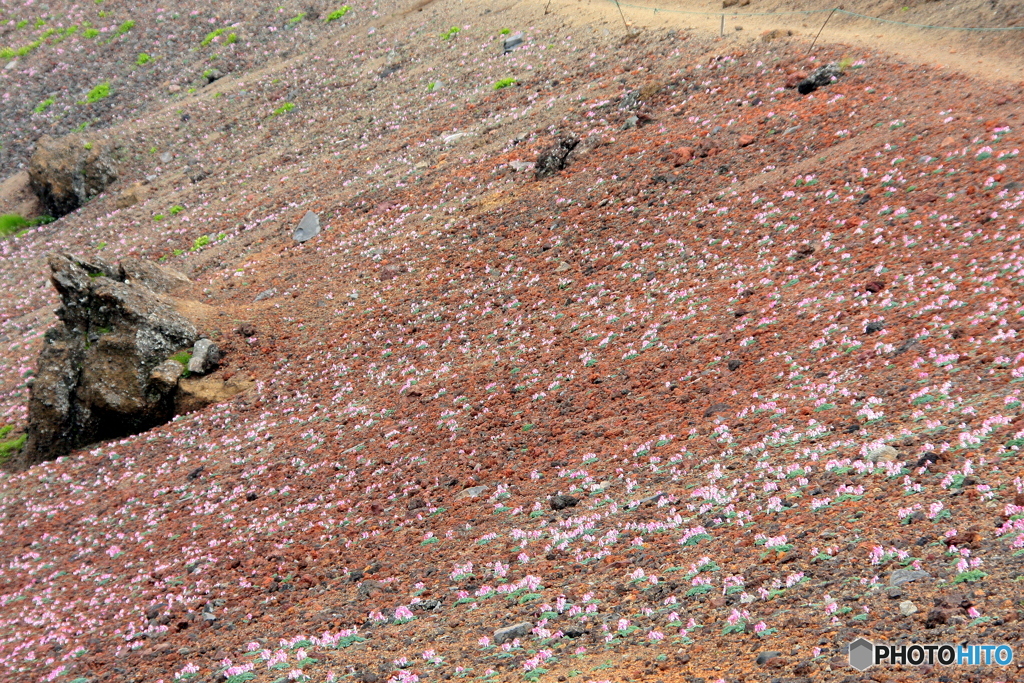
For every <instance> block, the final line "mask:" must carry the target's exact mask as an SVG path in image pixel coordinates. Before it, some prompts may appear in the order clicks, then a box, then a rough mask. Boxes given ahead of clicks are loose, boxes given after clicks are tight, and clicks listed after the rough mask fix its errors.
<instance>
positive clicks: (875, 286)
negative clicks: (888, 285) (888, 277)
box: [864, 280, 885, 294]
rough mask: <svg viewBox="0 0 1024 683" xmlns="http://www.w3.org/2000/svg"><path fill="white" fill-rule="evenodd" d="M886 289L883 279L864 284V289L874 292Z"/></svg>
mask: <svg viewBox="0 0 1024 683" xmlns="http://www.w3.org/2000/svg"><path fill="white" fill-rule="evenodd" d="M883 289H885V283H884V282H882V281H881V280H872V281H871V282H868V283H866V284H865V285H864V291H866V292H871V293H872V294H878V293H879V292H881V291H882V290H883Z"/></svg>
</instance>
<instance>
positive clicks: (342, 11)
mask: <svg viewBox="0 0 1024 683" xmlns="http://www.w3.org/2000/svg"><path fill="white" fill-rule="evenodd" d="M351 9H352V8H351V7H349V6H348V5H342V6H341V7H339V8H338V9H336V10H334V11H333V12H331V13H330V14H328V15H327V18H326V19H324V23H326V24H329V23H331V22H332V21H337V20H338V19H341V18H342V17H343V16H345V15H346V14H348V13H349V11H351Z"/></svg>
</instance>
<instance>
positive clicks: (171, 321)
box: [21, 254, 198, 466]
mask: <svg viewBox="0 0 1024 683" xmlns="http://www.w3.org/2000/svg"><path fill="white" fill-rule="evenodd" d="M49 265H50V270H51V276H50V280H51V282H52V283H53V286H54V287H55V288H56V289H57V292H58V294H60V297H61V302H62V305H61V307H60V308H59V309H58V310H57V317H58V318H59V319H60V323H59V324H58V325H57V326H56V327H53V328H51V329H50V330H48V331H47V333H46V336H45V341H44V344H43V350H42V352H41V353H40V356H39V370H38V374H37V376H36V381H35V383H34V384H33V385H32V396H31V399H30V401H29V427H28V442H27V444H26V448H25V451H24V452H23V454H22V456H21V459H22V465H24V466H29V465H33V464H35V463H38V462H41V461H43V460H51V459H53V458H56V457H58V456H61V455H64V454H65V453H67V452H69V451H71V450H72V449H74V448H78V447H80V446H84V445H86V444H89V443H93V442H95V441H99V440H102V439H110V438H117V437H121V436H125V435H128V434H135V433H138V432H141V431H144V430H146V429H150V428H151V427H154V426H156V425H158V424H161V423H163V422H166V421H167V420H168V419H170V418H171V417H172V416H173V414H174V413H173V411H174V396H173V391H174V389H175V385H173V384H171V381H170V380H171V378H169V377H168V376H167V370H168V368H167V367H164V366H162V365H161V364H163V363H164V362H165V361H166V360H168V357H169V356H171V355H173V354H174V353H175V352H177V351H179V350H181V349H187V348H189V347H191V346H192V344H193V343H194V342H195V340H196V337H197V336H198V335H197V332H196V328H195V326H194V325H193V323H192V322H190V321H189V320H187V319H186V318H185V317H183V316H182V315H181V314H179V313H177V312H176V311H175V310H174V308H173V306H172V302H173V299H170V297H167V296H164V295H161V294H158V293H156V292H154V291H153V290H152V289H150V288H148V287H146V286H145V285H144V284H141V283H139V282H138V280H137V279H134V278H129V277H128V276H127V275H126V271H128V272H132V273H135V274H136V277H138V273H141V272H143V271H144V270H147V269H148V266H142V265H139V264H136V263H128V264H127V265H126V266H115V265H112V264H109V263H106V262H104V261H101V260H99V259H93V260H91V261H86V260H84V259H79V258H76V257H74V256H70V255H67V254H51V255H50V257H49ZM160 270H161V272H163V273H164V275H165V276H166V279H167V280H168V281H180V280H181V279H183V276H179V275H178V274H176V273H173V272H171V271H165V269H160ZM157 286H158V287H159V286H160V285H159V284H158V285H157ZM158 366H160V369H159V370H157V368H158ZM154 371H156V372H155V373H154Z"/></svg>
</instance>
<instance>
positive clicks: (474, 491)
mask: <svg viewBox="0 0 1024 683" xmlns="http://www.w3.org/2000/svg"><path fill="white" fill-rule="evenodd" d="M486 490H487V486H485V485H480V486H474V487H472V488H468V489H463V490H461V491H459V492H458V493H457V494H455V500H461V499H462V498H478V497H480V496H482V495H483V494H484V491H486Z"/></svg>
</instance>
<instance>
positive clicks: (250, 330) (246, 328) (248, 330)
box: [235, 323, 256, 337]
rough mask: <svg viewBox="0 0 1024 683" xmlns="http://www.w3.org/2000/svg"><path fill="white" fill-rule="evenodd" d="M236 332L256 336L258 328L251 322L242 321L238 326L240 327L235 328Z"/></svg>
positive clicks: (246, 335)
mask: <svg viewBox="0 0 1024 683" xmlns="http://www.w3.org/2000/svg"><path fill="white" fill-rule="evenodd" d="M235 333H236V334H238V335H239V336H241V337H255V336H256V328H255V327H253V326H252V325H250V324H249V323H242V324H241V325H239V326H238V329H236V330H235Z"/></svg>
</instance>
